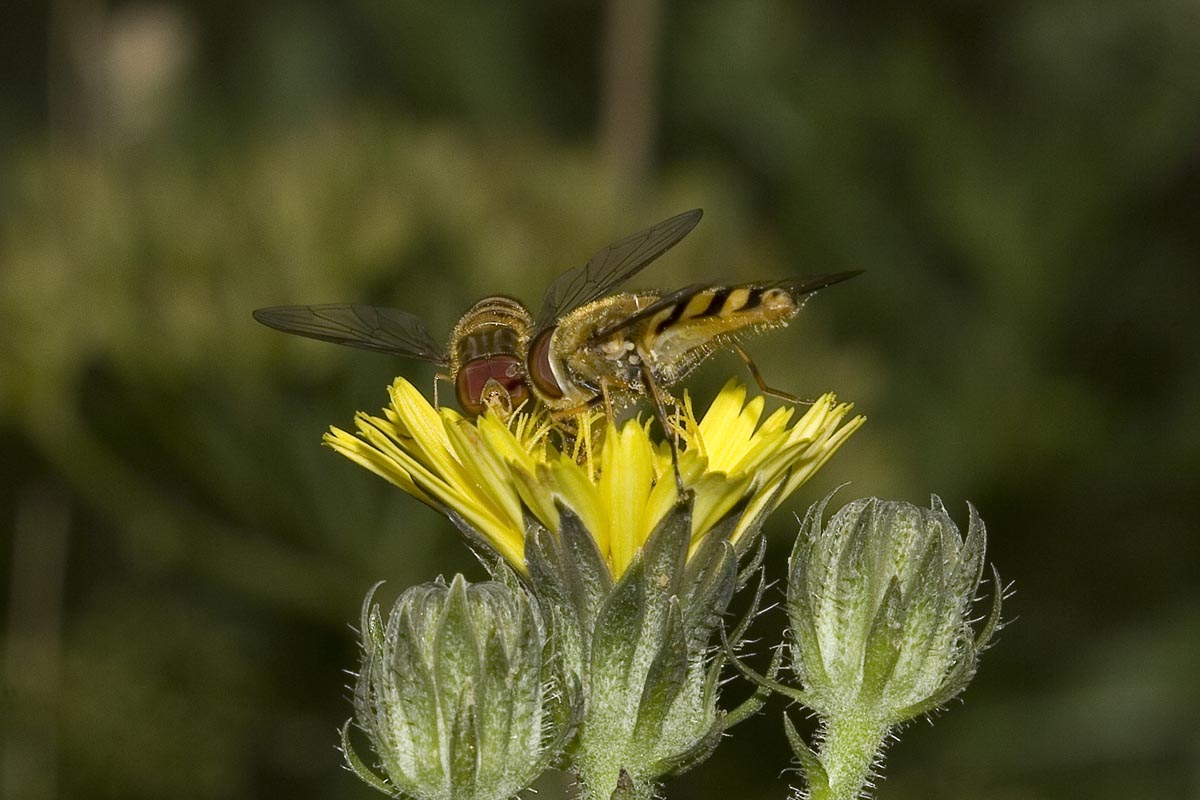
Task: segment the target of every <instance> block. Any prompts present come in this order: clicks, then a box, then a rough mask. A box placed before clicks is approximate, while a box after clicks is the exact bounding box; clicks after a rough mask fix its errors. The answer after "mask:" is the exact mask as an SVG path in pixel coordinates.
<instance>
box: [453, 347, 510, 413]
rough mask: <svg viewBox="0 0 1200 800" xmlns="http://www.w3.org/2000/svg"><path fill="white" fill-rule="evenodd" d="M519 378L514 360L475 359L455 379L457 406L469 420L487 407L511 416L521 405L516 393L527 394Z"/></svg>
mask: <svg viewBox="0 0 1200 800" xmlns="http://www.w3.org/2000/svg"><path fill="white" fill-rule="evenodd" d="M520 375H521V369H520V360H519V359H517V358H515V357H513V356H491V357H489V358H477V359H475V360H474V361H471V362H469V363H467V364H466V365H465V366H463V367H462V369H460V370H459V372H458V375H456V376H455V379H454V384H455V391H456V394H457V395H458V404H459V406H460V407H461V408H462V410H463V411H465V412H466V413H467V414H470V415H472V416H479V415H480V414H482V413H483V412H484V411H486V410H487V408H488V406H489V405H494V406H496V407H497V408H499V409H500V410H501V411H503V412H504V413H505V414H507V413H510V412H511V411H512V409H513V408H514V407H515V406H516V405H517V404H519V403H520V401H521V400H520V399H518V398H517V394H516V393H517V392H526V391H527V390H526V387H525V381H524V379H523V378H521V377H520ZM523 397H524V394H522V395H521V398H523Z"/></svg>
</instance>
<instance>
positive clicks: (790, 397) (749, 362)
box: [733, 344, 813, 406]
mask: <svg viewBox="0 0 1200 800" xmlns="http://www.w3.org/2000/svg"><path fill="white" fill-rule="evenodd" d="M733 351H734V352H735V353H737V354H738V355H739V356H741V358H742V361H744V362H746V368H747V369H749V370H750V374H751V375H752V376H753V377H754V382H755V383H757V384H758V390H759V391H760V392H762V393H763V394H769V395H771V396H772V397H778V398H779V399H780V400H787V401H788V402H789V403H797V404H799V405H805V406H811V405H812V404H813V401H812V400H805V399H804V398H802V397H797V396H796V395H794V394H791V393H789V392H785V391H783V390H782V389H774V388H772V387H770V386H768V385H767V382H766V381H765V380H764V379H763V376H762V373H761V372H759V371H758V366H757V365H756V364H755V363H754V360H753V359H752V358H750V354H749V353H747V352H746V351H745V350H743V349H742V348H741V346H740V345H737V344H735V345H733Z"/></svg>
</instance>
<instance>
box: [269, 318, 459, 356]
mask: <svg viewBox="0 0 1200 800" xmlns="http://www.w3.org/2000/svg"><path fill="white" fill-rule="evenodd" d="M254 318H255V319H256V320H258V321H259V322H261V323H262V324H263V325H266V326H267V327H268V328H274V329H275V330H279V331H283V332H284V333H294V334H296V335H297V336H307V337H308V338H310V339H320V340H321V341H323V342H333V343H334V344H343V345H346V346H347V347H358V348H362V349H363V350H375V351H378V352H381V353H392V354H395V355H401V356H407V357H409V358H417V359H420V360H422V361H432V362H433V363H435V364H445V363H446V362H447V359H446V355H445V353H443V352H442V348H441V346H440V345H439V344H438V343H437V341H436V340H435V339H434V338H433V336H432V335H430V333H429V330H428V329H427V328H426V327H425V323H423V322H422V321H421V319H420V317H417V316H416V315H414V314H409V313H407V312H405V311H398V310H396V309H394V308H376V307H375V306H364V305H354V304H349V303H329V304H326V305H316V306H272V307H270V308H260V309H257V310H256V311H255V312H254Z"/></svg>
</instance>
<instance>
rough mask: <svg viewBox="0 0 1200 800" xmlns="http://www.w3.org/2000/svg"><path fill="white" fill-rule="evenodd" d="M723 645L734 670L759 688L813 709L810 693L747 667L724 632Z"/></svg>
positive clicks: (722, 635)
mask: <svg viewBox="0 0 1200 800" xmlns="http://www.w3.org/2000/svg"><path fill="white" fill-rule="evenodd" d="M721 643H722V645H723V646H724V648H725V657H726V658H728V659H729V663H731V664H733V666H734V668H735V669H736V670H737V671H738V672H740V673H742V675H743V676H745V677H746V679H747V680H749V681H751V682H752V683H754V684H756V685H757V686H760V687H762V688H763V689H767V690H769V691H772V692H775V693H777V694H781V695H783V696H784V697H788V698H790V699H792V700H795V701H796V702H797V703H800V704H801V705H805V706H809V707H810V708H811V703H812V697H811V696H810V695H809V693H808V692H806V691H804V690H803V689H797V688H795V687H793V686H788V685H787V684H786V683H780V682H779V681H777V680H775V679H774V678H770V677H767V676H766V675H761V674H759V673H758V672H756V671H755V670H754V669H753V668H751V667H749V666H747V665H746V664H745V662H743V661H742V660H741V659H740V658H738V655H737V653H735V652H733V648H732V647H731V646H730V644H729V640H728V639H727V638H725V631H723V630H722V631H721ZM772 663H774V659H772Z"/></svg>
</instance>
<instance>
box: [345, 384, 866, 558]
mask: <svg viewBox="0 0 1200 800" xmlns="http://www.w3.org/2000/svg"><path fill="white" fill-rule="evenodd" d="M389 395H390V398H391V403H390V405H389V406H388V407H387V408H385V409H384V416H383V417H378V416H372V415H368V414H365V413H359V414H358V415H357V416H356V417H355V425H356V427H357V429H358V435H357V436H356V435H354V434H351V433H349V432H347V431H344V430H341V429H338V428H333V429H331V430H330V432H329V433H328V434H326V436H325V442H326V444H328V445H329V446H330V447H332V448H333V449H334V450H336V451H337V452H339V453H341V454H342V455H344V456H346V457H347V458H349V459H351V460H352V461H355V462H356V463H358V464H360V465H362V466H364V467H366V468H367V469H369V470H371V471H372V472H375V473H376V474H378V475H380V476H382V477H383V478H386V479H387V480H389V481H391V482H392V483H394V484H395V485H397V486H399V487H400V488H402V489H404V490H405V491H406V492H408V493H409V494H411V495H413V496H414V497H416V498H417V499H418V500H421V501H422V502H424V503H426V504H427V505H430V506H432V507H433V508H435V509H437V510H438V511H440V512H442V513H444V514H446V515H447V516H449V517H450V518H451V519H453V520H454V521H455V522H456V524H458V525H459V527H460V528H461V529H463V530H464V531H465V532H467V534H468V535H469V536H471V538H473V539H475V540H476V541H482V542H483V543H486V545H487V546H489V547H491V548H492V549H494V550H495V551H496V552H498V553H499V554H500V555H501V556H503V557H504V558H505V559H506V560H507V561H508V562H509V563H511V564H512V565H513V566H515V567H516V568H517V569H519V570H522V571H523V570H525V569H526V565H525V536H526V531H527V528H528V525H527V520H528V519H529V518H532V519H533V520H535V521H536V522H537V523H539V524H540V525H542V526H544V527H545V528H547V529H549V530H551V531H554V532H557V531H558V530H559V526H560V523H561V519H560V512H559V507H560V505H561V506H565V507H566V508H569V509H570V510H571V511H572V513H573V514H574V515H576V516H578V517H579V519H580V520H581V521H582V522H583V524H584V526H585V527H586V528H587V530H588V532H589V533H590V534H591V536H592V538H593V539H594V540H595V542H596V545H597V547H598V548H599V550H600V553H601V554H602V556H603V558H604V560H605V562H606V563H607V565H608V568H609V571H610V573H611V575H612V576H613V577H619V576H620V575H621V574H622V573H623V572H624V571H625V570H626V569H627V568H628V567H629V565H630V564H631V563H632V560H633V557H634V555H635V554H636V553H637V552H638V550H639V549H640V548H641V547H642V545H644V544H645V542H646V540H647V538H648V537H649V536H650V534H651V532H652V531H654V530H655V528H656V527H657V526H658V525H659V523H660V522H661V521H662V520H663V519H664V517H666V515H667V513H668V512H669V511H670V510H671V509H672V508H674V507H675V505H676V504H677V502H678V500H679V497H678V488H677V485H676V482H675V480H674V476H673V475H672V470H673V467H672V463H671V459H672V455H671V446H670V443H669V442H666V441H657V442H656V441H654V440H653V439H652V438H651V436H650V433H649V429H650V424H649V423H642V422H641V421H639V420H636V419H631V420H627V421H625V422H624V423H620V424H618V423H616V422H615V421H613V420H611V419H607V418H605V417H603V416H601V415H582V416H581V417H580V418H579V420H578V423H577V424H578V433H577V435H576V436H575V437H573V441H571V443H570V445H569V446H566V447H562V446H559V443H558V442H556V441H555V437H554V436H553V433H552V432H553V431H554V430H555V426H554V424H553V423H551V422H550V420H549V419H548V418H546V417H545V416H544V415H538V414H537V413H533V414H513V415H511V416H510V417H509V418H508V419H507V420H501V419H500V418H499V417H497V416H496V415H495V414H493V413H492V412H490V411H489V412H488V413H485V414H484V415H482V416H480V417H479V418H478V419H475V420H470V419H467V418H465V417H463V416H462V415H461V414H459V413H457V412H456V411H453V410H451V409H448V408H441V409H437V408H434V407H433V406H431V405H430V404H429V402H428V401H427V400H426V399H425V398H424V397H423V396H422V395H421V393H420V392H418V391H417V390H416V389H415V388H414V387H413V386H412V385H411V384H410V383H408V382H407V381H405V380H404V379H403V378H397V379H396V381H395V382H394V383H393V384H392V386H391V387H390V388H389ZM763 405H764V402H763V398H762V397H761V396H758V397H754V398H753V399H751V400H750V401H749V402H747V400H746V390H745V387H743V386H741V385H740V384H738V383H736V382H733V381H731V382H730V383H729V384H727V385H726V386H725V388H724V389H723V390H722V391H721V393H720V394H719V395H718V396H717V398H716V399H715V400H714V401H713V403H712V405H711V406H710V407H709V409H708V411H707V412H705V414H704V415H703V416H702V417H701V418H699V419H697V417H696V415H695V413H694V411H693V408H692V404H691V401H690V399H686V398H685V404H684V406H683V408H682V409H681V410H680V411H679V413H678V414H677V415H676V418H675V420H674V421H673V422H674V424H673V426H672V427H673V428H674V430H673V431H672V433H673V435H675V436H676V437H677V441H678V463H679V473H680V476H681V478H682V482H683V486H684V488H685V490H690V491H691V492H692V493H693V494H694V501H693V507H692V516H691V525H692V529H691V547H692V551H693V552H694V551H695V549H696V548H697V547H699V545H700V544H701V543H702V542H703V540H704V538H705V536H706V535H707V534H708V533H710V532H711V531H712V530H713V529H714V528H715V527H716V526H717V525H718V524H720V523H731V524H733V525H734V528H733V530H732V531H731V532H729V534H728V539H729V541H730V542H732V543H734V544H735V545H738V544H739V543H742V544H744V542H742V540H743V538H745V536H746V534H747V532H748V531H751V530H752V528H753V523H754V522H755V520H761V518H762V516H763V515H764V514H765V513H766V512H767V511H770V510H771V509H773V508H774V507H776V506H778V505H779V504H780V503H781V502H783V500H784V499H786V498H787V497H788V496H789V495H790V494H792V492H794V491H795V490H796V489H797V488H799V487H800V486H801V485H802V484H803V483H804V482H805V481H807V480H808V479H809V478H810V477H811V476H812V475H813V474H814V473H815V472H816V471H817V470H818V469H819V468H820V467H821V466H822V465H823V464H824V463H825V461H826V460H827V459H828V458H829V457H830V456H832V455H833V453H834V452H836V451H837V449H838V448H839V447H840V446H841V445H842V443H843V442H845V441H846V439H847V438H849V436H850V435H851V434H852V433H853V432H854V431H855V430H857V429H858V428H859V426H860V425H861V424H862V423H863V422H864V418H863V417H861V416H856V417H852V418H851V417H850V416H849V415H850V410H851V406H850V405H849V404H846V403H838V402H837V401H836V399H835V398H834V397H833V395H830V394H827V395H824V396H822V397H821V398H819V399H818V400H817V401H816V402H815V403H813V405H812V406H811V407H810V408H809V409H808V411H807V412H806V413H804V414H803V415H801V416H800V418H799V419H798V420H794V421H793V418H794V417H795V416H796V409H795V408H794V407H783V408H779V409H777V410H776V411H774V412H773V413H772V414H770V415H769V416H767V417H766V419H763V418H762V416H763ZM733 517H736V519H734V518H733Z"/></svg>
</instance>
